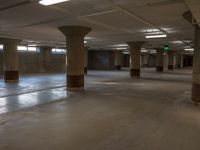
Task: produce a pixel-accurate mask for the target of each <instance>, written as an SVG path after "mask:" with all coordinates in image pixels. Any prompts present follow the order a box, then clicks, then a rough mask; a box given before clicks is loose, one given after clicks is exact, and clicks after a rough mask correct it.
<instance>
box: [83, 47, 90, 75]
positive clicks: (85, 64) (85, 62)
mask: <svg viewBox="0 0 200 150" xmlns="http://www.w3.org/2000/svg"><path fill="white" fill-rule="evenodd" d="M88 48H89V47H87V46H86V47H85V56H84V73H85V74H87V72H88Z"/></svg>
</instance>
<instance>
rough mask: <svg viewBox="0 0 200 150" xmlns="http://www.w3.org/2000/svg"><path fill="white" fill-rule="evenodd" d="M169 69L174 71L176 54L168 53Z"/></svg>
mask: <svg viewBox="0 0 200 150" xmlns="http://www.w3.org/2000/svg"><path fill="white" fill-rule="evenodd" d="M168 69H169V70H174V52H173V51H169V52H168Z"/></svg>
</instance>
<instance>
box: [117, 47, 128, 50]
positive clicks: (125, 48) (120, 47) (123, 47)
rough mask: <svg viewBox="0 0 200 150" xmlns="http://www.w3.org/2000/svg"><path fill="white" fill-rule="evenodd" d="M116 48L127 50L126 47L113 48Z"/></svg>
mask: <svg viewBox="0 0 200 150" xmlns="http://www.w3.org/2000/svg"><path fill="white" fill-rule="evenodd" d="M114 49H116V50H127V47H118V48H114Z"/></svg>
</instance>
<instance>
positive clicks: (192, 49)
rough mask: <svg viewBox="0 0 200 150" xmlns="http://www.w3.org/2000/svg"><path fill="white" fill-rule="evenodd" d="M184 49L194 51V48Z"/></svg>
mask: <svg viewBox="0 0 200 150" xmlns="http://www.w3.org/2000/svg"><path fill="white" fill-rule="evenodd" d="M185 51H194V48H185Z"/></svg>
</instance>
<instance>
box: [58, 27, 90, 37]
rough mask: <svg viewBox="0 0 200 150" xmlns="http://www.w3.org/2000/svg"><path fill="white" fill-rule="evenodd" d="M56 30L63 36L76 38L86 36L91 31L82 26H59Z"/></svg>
mask: <svg viewBox="0 0 200 150" xmlns="http://www.w3.org/2000/svg"><path fill="white" fill-rule="evenodd" d="M58 29H59V30H60V31H61V32H62V33H63V34H64V35H65V36H71V35H77V36H85V35H87V34H88V33H89V32H90V31H91V30H92V29H91V28H89V27H84V26H61V27H58Z"/></svg>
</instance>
